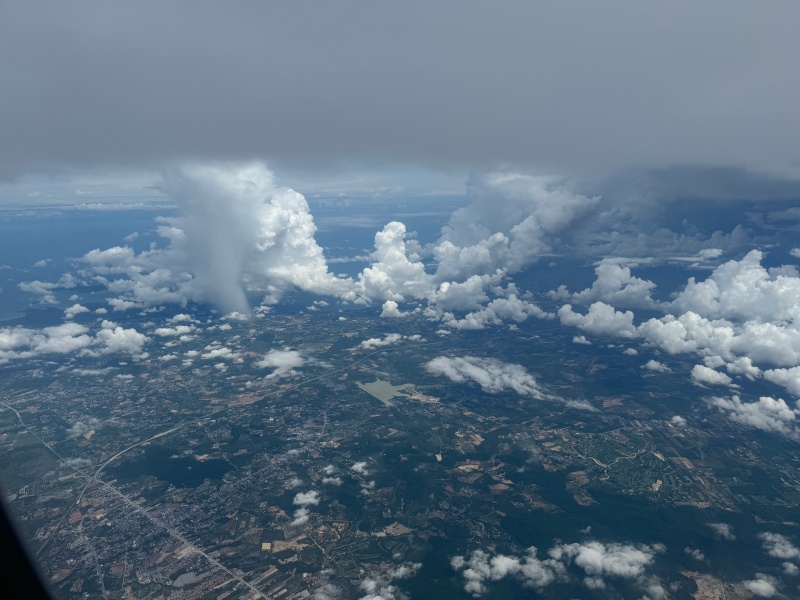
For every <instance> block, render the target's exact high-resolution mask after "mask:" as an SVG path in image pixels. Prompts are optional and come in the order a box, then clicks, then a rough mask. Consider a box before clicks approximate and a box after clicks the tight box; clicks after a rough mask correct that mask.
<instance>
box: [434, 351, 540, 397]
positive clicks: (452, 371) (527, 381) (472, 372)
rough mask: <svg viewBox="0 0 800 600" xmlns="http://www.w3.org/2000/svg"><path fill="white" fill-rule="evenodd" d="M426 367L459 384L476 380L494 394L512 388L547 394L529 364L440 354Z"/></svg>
mask: <svg viewBox="0 0 800 600" xmlns="http://www.w3.org/2000/svg"><path fill="white" fill-rule="evenodd" d="M425 368H426V370H427V371H428V372H429V373H432V374H434V375H443V376H445V377H447V378H448V379H450V380H451V381H455V382H456V383H464V382H466V381H474V382H475V383H477V384H478V385H480V386H481V389H483V390H484V391H486V392H490V393H496V392H501V391H503V390H508V389H511V390H514V391H515V392H517V393H518V394H523V395H528V396H533V397H535V398H542V397H543V394H542V392H541V391H540V390H539V387H538V385H537V384H536V380H535V379H534V378H533V376H532V375H530V374H529V373H528V372H527V371H526V370H525V367H523V366H522V365H518V364H513V363H505V362H502V361H499V360H497V359H494V358H480V357H477V356H459V357H449V356H439V357H437V358H434V359H433V360H431V361H430V362H428V363H427V364H426V365H425Z"/></svg>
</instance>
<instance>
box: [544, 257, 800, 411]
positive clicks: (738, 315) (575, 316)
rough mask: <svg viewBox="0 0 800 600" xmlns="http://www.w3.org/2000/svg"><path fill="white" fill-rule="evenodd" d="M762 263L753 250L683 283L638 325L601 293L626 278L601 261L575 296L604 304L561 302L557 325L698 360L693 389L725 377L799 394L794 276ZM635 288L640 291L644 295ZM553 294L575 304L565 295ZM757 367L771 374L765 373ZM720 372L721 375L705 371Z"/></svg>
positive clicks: (797, 278)
mask: <svg viewBox="0 0 800 600" xmlns="http://www.w3.org/2000/svg"><path fill="white" fill-rule="evenodd" d="M763 259H764V254H763V252H761V251H758V250H753V251H750V252H748V253H747V254H746V255H745V256H744V257H743V258H742V259H740V260H730V261H727V262H725V263H723V264H721V265H719V266H718V267H716V268H715V269H714V270H713V271H712V273H711V274H710V275H709V276H708V277H707V278H706V279H705V280H702V281H698V280H696V279H694V278H691V279H689V281H688V282H687V284H686V286H685V287H684V288H683V289H682V290H681V291H680V292H679V293H678V294H676V295H675V298H674V299H673V300H672V301H670V302H662V303H655V304H654V305H652V306H651V308H653V309H656V310H661V311H664V312H665V313H667V314H665V316H663V317H661V318H650V319H648V320H646V321H643V322H642V323H640V324H638V325H636V324H635V323H634V315H633V313H631V312H630V311H627V312H620V311H618V310H616V308H615V306H626V305H627V306H630V305H631V300H630V298H627V297H625V298H621V297H615V296H614V294H613V293H609V292H608V290H612V292H613V291H614V290H617V288H619V289H620V290H623V289H626V288H625V287H624V286H623V285H619V286H616V287H615V286H612V285H610V284H609V281H626V282H627V281H633V279H634V278H633V276H632V275H631V274H630V273H629V272H628V271H625V269H626V268H627V267H624V268H623V267H621V266H620V264H618V263H619V259H615V260H613V261H605V262H604V263H601V265H600V266H598V280H597V281H595V284H594V285H593V287H592V288H590V289H588V290H584V292H581V294H582V295H581V296H580V298H582V299H584V300H585V301H589V300H591V299H594V298H602V299H605V300H606V301H607V302H605V301H603V300H598V301H596V302H594V303H593V304H592V305H591V306H590V307H589V310H588V311H587V312H586V313H585V314H581V313H579V312H576V311H575V310H574V309H573V307H572V305H571V304H566V305H564V306H562V308H561V309H560V310H559V311H558V316H559V317H560V319H561V322H562V324H564V325H568V326H574V327H578V328H580V329H583V330H585V331H588V332H590V333H594V334H597V335H608V336H616V337H623V338H635V339H639V340H641V341H642V342H643V343H644V344H645V345H649V346H656V347H659V348H661V349H662V350H664V351H666V352H668V353H670V354H678V353H688V352H691V353H696V354H699V355H700V356H702V357H704V360H705V362H706V364H705V365H700V366H698V367H695V369H694V370H693V373H692V375H693V379H694V380H695V382H697V383H708V384H717V385H720V384H721V385H729V384H731V383H732V380H731V377H730V376H735V377H743V378H746V379H748V380H751V381H752V380H755V379H757V378H759V377H761V376H762V375H763V376H764V377H765V378H766V379H767V380H769V381H772V382H774V383H777V384H779V385H782V386H784V387H786V389H787V390H789V392H791V393H792V394H794V395H796V396H800V379H799V376H800V371H797V368H798V367H800V328H799V327H798V324H800V303H798V301H797V298H800V275H798V273H797V269H796V268H795V267H794V266H786V265H784V266H781V267H777V268H770V269H768V268H765V267H764V266H762V264H761V263H762V261H763ZM601 267H603V269H602V270H601ZM609 273H611V275H609ZM614 274H616V279H614V276H613V275H614ZM640 281H641V280H640ZM615 285H616V284H615ZM637 285H638V286H639V287H638V289H640V290H649V289H651V288H650V286H649V285H647V284H644V283H638V284H637ZM592 290H594V291H592ZM553 295H554V297H560V298H568V297H569V298H572V299H573V300H574V298H575V295H573V296H569V294H568V293H567V292H566V290H565V289H561V290H559V292H557V293H554V294H553ZM641 297H644V296H641ZM615 303H616V304H615ZM645 304H646V303H645ZM714 357H716V358H714ZM712 359H713V361H712V363H713V364H710V363H709V361H711V360H712ZM760 365H770V366H773V367H775V368H774V369H768V370H766V371H765V370H763V367H762V366H760ZM721 366H725V369H726V371H727V373H728V375H726V374H724V373H721V372H718V371H713V372H712V370H713V369H716V368H718V367H721Z"/></svg>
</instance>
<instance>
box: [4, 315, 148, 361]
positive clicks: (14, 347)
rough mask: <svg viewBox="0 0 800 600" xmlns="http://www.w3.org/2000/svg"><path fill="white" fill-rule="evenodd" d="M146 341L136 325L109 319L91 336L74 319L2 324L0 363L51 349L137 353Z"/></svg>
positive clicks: (49, 351)
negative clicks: (42, 324) (126, 325)
mask: <svg viewBox="0 0 800 600" xmlns="http://www.w3.org/2000/svg"><path fill="white" fill-rule="evenodd" d="M148 341H149V338H147V336H145V335H144V334H141V333H139V332H138V331H136V330H135V329H133V328H127V329H126V328H124V327H120V326H119V325H117V324H115V323H112V322H111V321H103V322H102V325H101V328H100V330H99V331H97V332H96V334H95V335H94V336H92V335H90V330H89V328H88V327H86V326H85V325H80V324H78V323H73V322H67V323H64V324H62V325H55V326H52V327H44V328H42V329H30V328H26V327H3V328H0V364H5V363H8V362H9V361H11V360H17V359H26V358H34V357H37V356H41V355H44V354H51V353H52V354H70V353H73V352H79V351H83V352H85V353H87V354H89V355H97V354H108V353H113V352H121V353H127V354H139V353H141V351H142V348H143V346H144V344H145V343H147V342H148Z"/></svg>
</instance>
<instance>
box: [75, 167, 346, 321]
mask: <svg viewBox="0 0 800 600" xmlns="http://www.w3.org/2000/svg"><path fill="white" fill-rule="evenodd" d="M163 186H164V189H165V191H166V192H167V193H169V194H170V195H171V196H172V197H173V198H175V200H176V201H177V202H178V205H179V207H180V209H181V212H182V216H181V217H179V218H176V219H164V221H165V222H166V224H165V225H162V226H161V227H159V229H158V232H159V234H160V235H161V236H162V237H163V238H165V239H166V240H168V244H167V246H166V247H165V248H163V249H153V250H149V251H145V252H141V253H139V254H136V253H134V251H133V250H132V249H131V248H129V247H115V248H110V249H108V250H103V251H100V250H93V251H92V252H89V253H88V254H87V255H86V256H85V257H84V261H85V263H86V264H87V265H88V266H89V267H90V269H91V270H92V271H93V274H94V275H96V276H99V277H100V279H99V280H100V281H101V282H102V283H105V284H106V285H107V287H108V288H109V289H110V290H111V291H113V292H116V293H118V294H119V295H120V296H121V298H118V299H116V301H115V302H112V305H113V306H114V307H115V308H118V309H123V308H131V307H136V306H149V305H153V304H159V303H164V302H177V303H181V304H185V303H186V302H187V301H200V302H211V303H213V304H216V305H217V306H218V307H220V308H221V309H222V310H224V311H226V312H233V311H236V312H239V313H247V312H248V310H249V307H248V302H247V296H246V292H247V291H249V290H253V291H260V292H262V293H264V294H266V296H267V297H268V298H269V299H271V300H273V301H274V300H277V299H278V298H279V297H280V296H281V295H282V294H283V293H284V292H285V291H286V290H287V289H288V288H290V287H291V286H297V287H298V288H300V289H303V290H307V291H311V292H315V293H320V294H330V295H339V296H341V295H344V294H346V293H347V292H348V290H349V289H350V288H351V287H352V281H351V280H344V279H337V278H336V277H334V276H333V275H332V274H331V273H329V272H328V267H327V264H326V261H325V257H324V255H323V253H322V248H320V246H319V245H318V244H317V242H316V241H315V239H314V234H315V233H316V226H315V225H314V219H313V217H312V216H311V213H310V212H309V210H308V204H307V202H306V200H305V198H304V197H303V196H302V195H301V194H299V193H297V192H295V191H293V190H290V189H287V188H281V187H278V186H277V185H276V184H275V181H274V178H273V175H272V172H271V171H270V170H269V169H267V168H266V167H265V166H264V165H263V164H260V163H254V164H250V165H244V166H234V167H231V166H209V165H195V166H190V167H185V168H182V169H177V170H174V171H170V172H168V173H167V174H166V175H165V177H164V184H163ZM109 276H113V277H109Z"/></svg>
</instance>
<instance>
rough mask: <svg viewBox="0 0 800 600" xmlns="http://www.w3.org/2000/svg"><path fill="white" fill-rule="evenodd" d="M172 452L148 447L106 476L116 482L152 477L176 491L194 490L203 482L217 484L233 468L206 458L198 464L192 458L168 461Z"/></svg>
mask: <svg viewBox="0 0 800 600" xmlns="http://www.w3.org/2000/svg"><path fill="white" fill-rule="evenodd" d="M173 455H174V454H173V451H172V450H168V449H166V448H160V447H157V446H156V447H149V448H146V449H145V451H144V455H142V456H138V457H135V458H132V459H128V460H126V461H124V462H122V463H120V464H119V465H118V466H116V467H112V468H109V469H107V471H108V473H109V474H110V475H111V476H112V477H114V478H116V479H118V480H120V481H133V480H135V479H138V478H139V477H142V476H148V475H152V476H153V477H156V478H158V479H160V480H161V481H166V482H168V483H171V484H172V485H174V486H176V487H180V488H184V487H192V488H193V487H197V486H199V485H200V484H201V483H203V481H205V480H206V479H211V480H212V481H219V480H221V479H222V477H223V475H225V473H227V472H228V471H230V470H231V469H232V468H233V467H232V466H231V464H230V463H228V462H227V461H224V460H221V459H217V458H214V459H210V460H204V461H199V460H196V459H195V458H194V457H192V456H182V457H180V458H171V456H173Z"/></svg>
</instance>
